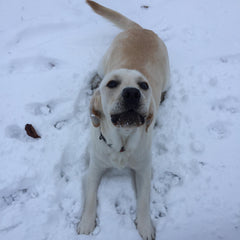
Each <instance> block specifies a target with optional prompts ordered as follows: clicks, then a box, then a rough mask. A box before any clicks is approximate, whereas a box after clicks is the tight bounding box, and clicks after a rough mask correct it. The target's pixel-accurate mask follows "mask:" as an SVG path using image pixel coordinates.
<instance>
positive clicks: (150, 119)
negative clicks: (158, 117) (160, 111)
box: [146, 99, 155, 132]
mask: <svg viewBox="0 0 240 240" xmlns="http://www.w3.org/2000/svg"><path fill="white" fill-rule="evenodd" d="M154 109H155V108H154V102H153V99H151V103H150V106H149V111H148V116H147V118H146V132H147V131H148V128H149V127H150V125H151V124H152V122H153V120H154Z"/></svg>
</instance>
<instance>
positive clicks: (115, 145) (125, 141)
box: [99, 126, 141, 152]
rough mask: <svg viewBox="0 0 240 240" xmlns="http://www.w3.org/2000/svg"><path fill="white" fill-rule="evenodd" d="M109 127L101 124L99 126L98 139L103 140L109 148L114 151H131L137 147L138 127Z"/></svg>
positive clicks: (139, 132)
mask: <svg viewBox="0 0 240 240" xmlns="http://www.w3.org/2000/svg"><path fill="white" fill-rule="evenodd" d="M109 129H110V128H108V127H105V126H101V127H100V128H99V140H100V141H103V142H104V143H105V144H106V145H107V146H108V147H109V148H112V149H113V150H114V151H116V152H125V151H128V152H131V151H134V150H135V149H136V148H137V145H138V140H139V139H140V137H141V136H139V135H140V134H141V131H138V128H117V127H115V128H111V131H109Z"/></svg>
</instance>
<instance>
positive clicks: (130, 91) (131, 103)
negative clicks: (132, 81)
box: [122, 87, 141, 108]
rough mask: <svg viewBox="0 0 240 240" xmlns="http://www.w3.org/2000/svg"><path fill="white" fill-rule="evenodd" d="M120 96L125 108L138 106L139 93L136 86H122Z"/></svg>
mask: <svg viewBox="0 0 240 240" xmlns="http://www.w3.org/2000/svg"><path fill="white" fill-rule="evenodd" d="M122 97H123V100H124V103H125V105H126V106H127V108H136V107H138V104H139V100H140V97H141V93H140V91H139V90H138V89H137V88H132V87H128V88H124V89H123V91H122Z"/></svg>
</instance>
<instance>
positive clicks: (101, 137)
mask: <svg viewBox="0 0 240 240" xmlns="http://www.w3.org/2000/svg"><path fill="white" fill-rule="evenodd" d="M99 140H103V142H104V143H106V144H107V146H108V147H110V148H112V144H109V143H108V142H107V140H106V138H105V137H104V136H103V134H102V132H101V131H100V136H99ZM119 152H125V148H124V146H122V147H121V149H120V151H119Z"/></svg>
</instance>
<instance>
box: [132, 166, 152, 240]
mask: <svg viewBox="0 0 240 240" xmlns="http://www.w3.org/2000/svg"><path fill="white" fill-rule="evenodd" d="M135 178H136V179H135V180H136V188H137V189H136V190H137V218H136V225H137V229H138V232H139V233H140V235H141V236H142V238H143V239H144V240H153V239H155V229H154V226H153V224H152V221H151V217H150V191H151V166H150V165H149V166H147V167H145V168H143V169H141V170H138V171H136V174H135Z"/></svg>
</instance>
